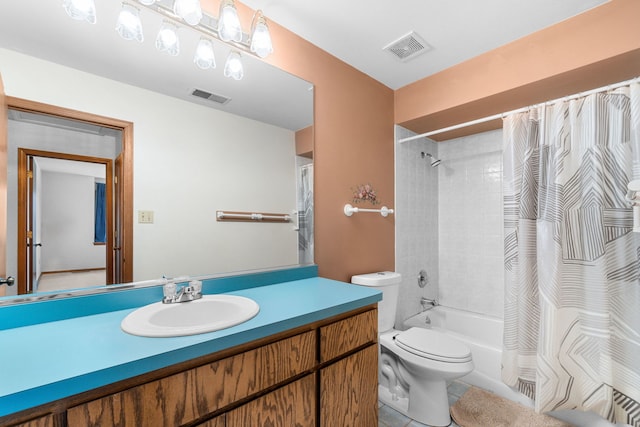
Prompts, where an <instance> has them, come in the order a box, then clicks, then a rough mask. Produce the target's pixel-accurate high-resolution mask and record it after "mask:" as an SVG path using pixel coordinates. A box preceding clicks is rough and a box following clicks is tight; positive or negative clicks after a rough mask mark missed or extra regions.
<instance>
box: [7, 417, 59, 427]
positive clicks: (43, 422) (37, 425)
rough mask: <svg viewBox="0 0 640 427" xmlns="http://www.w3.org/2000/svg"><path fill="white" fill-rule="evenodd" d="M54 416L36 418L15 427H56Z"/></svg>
mask: <svg viewBox="0 0 640 427" xmlns="http://www.w3.org/2000/svg"><path fill="white" fill-rule="evenodd" d="M54 426H55V423H54V419H53V415H46V416H44V417H40V418H36V419H35V420H31V421H27V422H25V423H22V424H17V425H15V426H14V427H54Z"/></svg>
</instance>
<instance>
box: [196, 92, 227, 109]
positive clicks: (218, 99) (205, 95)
mask: <svg viewBox="0 0 640 427" xmlns="http://www.w3.org/2000/svg"><path fill="white" fill-rule="evenodd" d="M191 95H193V96H197V97H198V98H202V99H206V100H208V101H211V102H215V103H217V104H220V105H225V104H226V103H228V102H229V101H231V98H227V97H226V96H223V95H218V94H215V93H211V92H207V91H206V90H202V89H194V90H193V92H191Z"/></svg>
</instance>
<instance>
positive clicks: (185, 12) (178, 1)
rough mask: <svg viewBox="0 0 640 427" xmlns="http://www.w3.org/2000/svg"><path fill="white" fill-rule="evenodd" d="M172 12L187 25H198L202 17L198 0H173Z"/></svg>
mask: <svg viewBox="0 0 640 427" xmlns="http://www.w3.org/2000/svg"><path fill="white" fill-rule="evenodd" d="M173 12H174V13H175V14H176V15H178V16H179V17H180V18H182V19H184V22H186V23H187V24H189V25H198V24H199V23H200V20H201V19H202V8H201V7H200V0H175V3H173Z"/></svg>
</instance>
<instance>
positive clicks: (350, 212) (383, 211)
mask: <svg viewBox="0 0 640 427" xmlns="http://www.w3.org/2000/svg"><path fill="white" fill-rule="evenodd" d="M358 212H375V213H379V214H380V215H382V216H384V217H387V216H389V214H392V213H393V209H389V208H388V207H386V206H383V207H382V208H380V209H363V208H354V207H353V206H351V205H350V204H348V203H347V204H346V205H344V214H345V215H346V216H351V215H353V214H354V213H358Z"/></svg>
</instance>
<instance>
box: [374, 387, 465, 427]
mask: <svg viewBox="0 0 640 427" xmlns="http://www.w3.org/2000/svg"><path fill="white" fill-rule="evenodd" d="M468 388H469V385H468V384H465V383H463V382H461V381H453V382H451V383H450V384H449V385H448V386H447V392H448V394H449V406H451V405H453V404H454V403H455V402H456V401H457V400H458V399H459V398H460V396H462V395H463V394H464V392H465V391H467V389H468ZM378 427H430V426H427V425H425V424H422V423H419V422H417V421H414V420H412V419H411V418H408V417H406V416H404V415H402V414H401V413H399V412H397V411H396V410H394V409H393V408H391V407H389V406H387V405H385V404H383V403H382V402H380V406H379V408H378ZM451 427H460V426H458V424H456V423H455V422H451Z"/></svg>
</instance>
